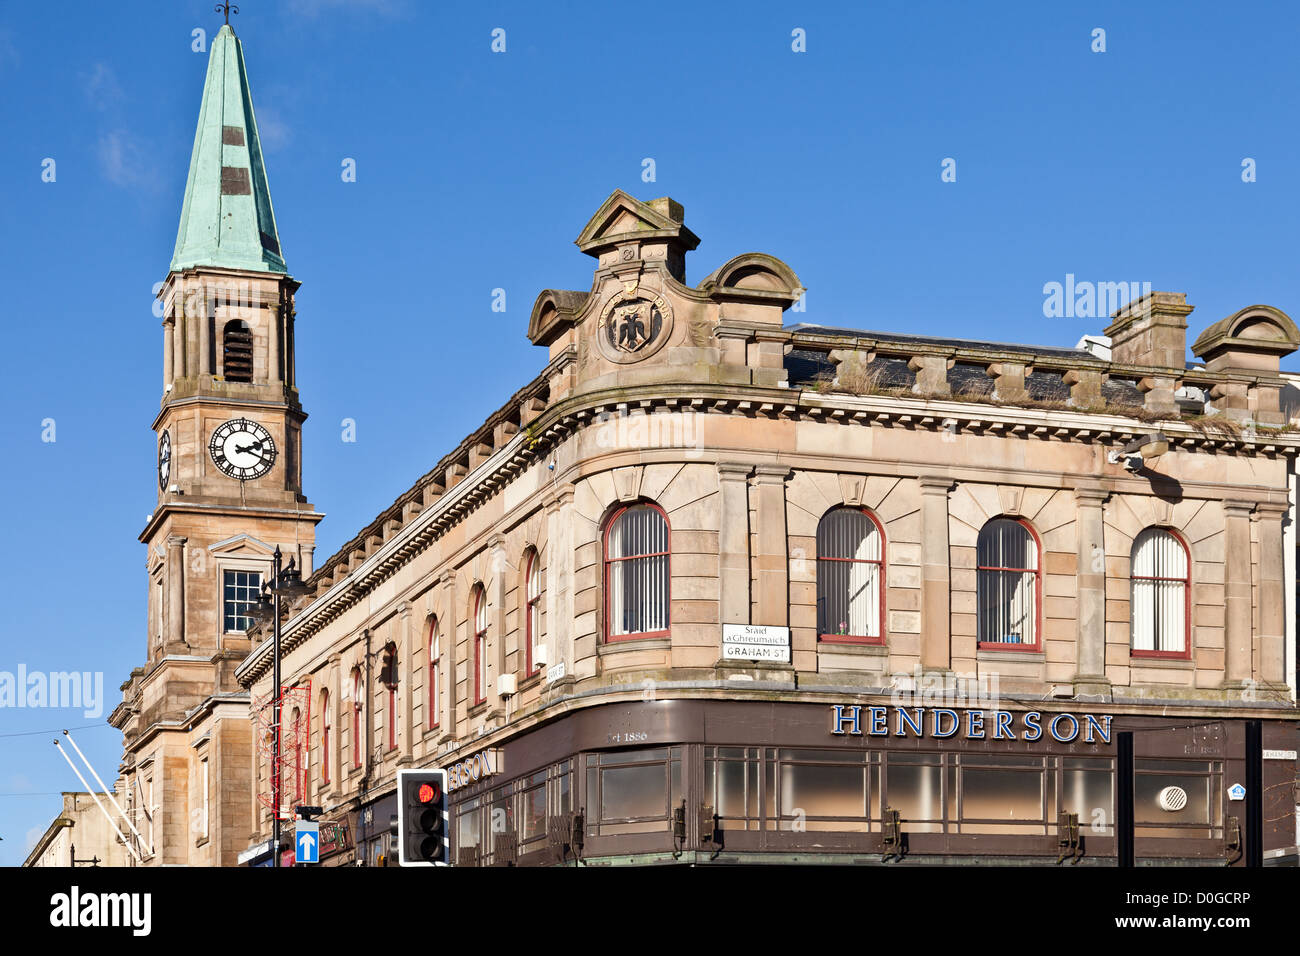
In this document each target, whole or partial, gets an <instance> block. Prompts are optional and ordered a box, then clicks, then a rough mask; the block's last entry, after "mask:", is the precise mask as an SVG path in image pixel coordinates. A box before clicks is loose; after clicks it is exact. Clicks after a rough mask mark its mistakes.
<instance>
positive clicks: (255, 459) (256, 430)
mask: <svg viewBox="0 0 1300 956" xmlns="http://www.w3.org/2000/svg"><path fill="white" fill-rule="evenodd" d="M208 451H209V452H210V453H211V455H212V460H213V462H215V463H216V466H217V467H218V468H220V469H221V471H222V473H223V474H225V475H227V476H229V477H231V478H235V479H237V480H239V481H251V480H252V479H254V478H261V477H262V476H263V475H265V474H266V473H267V472H268V471H270V470H271V466H272V465H273V464H275V442H274V441H273V440H272V438H271V435H270V433H269V432H268V431H267V430H266V429H265V428H263V427H262V426H261V425H259V424H258V423H257V422H254V421H249V420H248V419H247V418H232V419H231V420H230V421H228V422H223V423H222V424H220V425H218V426H217V428H216V431H214V432H213V433H212V439H211V441H209V442H208Z"/></svg>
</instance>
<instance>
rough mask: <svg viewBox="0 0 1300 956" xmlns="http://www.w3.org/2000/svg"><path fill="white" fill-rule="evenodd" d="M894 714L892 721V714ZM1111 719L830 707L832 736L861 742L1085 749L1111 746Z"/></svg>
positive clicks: (1034, 713)
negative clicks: (1045, 744) (1021, 743)
mask: <svg viewBox="0 0 1300 956" xmlns="http://www.w3.org/2000/svg"><path fill="white" fill-rule="evenodd" d="M891 710H892V711H893V715H892V717H891V714H890V711H891ZM1110 722H1111V716H1110V715H1109V714H1106V715H1104V716H1101V717H1095V716H1093V715H1092V714H1083V715H1082V716H1080V717H1076V716H1074V714H1043V713H1040V712H1039V711H1036V710H1030V711H1027V712H1025V713H1023V714H1019V713H1013V712H1011V711H1009V710H994V711H987V712H986V711H983V710H968V711H966V712H965V713H960V712H958V711H956V710H952V709H951V708H948V707H933V708H928V709H927V708H925V707H859V706H858V705H856V704H833V705H832V706H831V733H832V734H836V735H839V736H844V735H849V736H854V737H860V736H862V735H863V734H866V735H867V736H869V737H932V738H934V739H936V740H944V739H946V738H948V737H958V736H960V737H964V738H966V739H967V740H1028V741H1034V740H1041V739H1042V738H1043V734H1044V733H1047V734H1048V735H1050V737H1051V739H1053V740H1056V741H1059V742H1061V743H1070V742H1071V741H1074V740H1079V741H1081V742H1082V743H1085V744H1093V743H1102V744H1108V743H1110Z"/></svg>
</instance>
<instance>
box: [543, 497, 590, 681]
mask: <svg viewBox="0 0 1300 956" xmlns="http://www.w3.org/2000/svg"><path fill="white" fill-rule="evenodd" d="M573 494H574V489H573V485H567V484H566V485H561V486H560V489H559V493H558V494H557V495H556V498H555V500H554V501H553V502H551V504H549V505H548V506H547V507H548V509H549V513H550V514H551V515H552V517H553V519H554V524H553V525H552V526H551V532H552V537H551V538H550V539H549V540H548V546H549V547H550V549H551V555H550V557H549V558H547V561H546V575H547V582H548V584H547V586H548V588H549V587H551V584H550V582H554V587H555V590H554V591H552V592H550V593H549V594H548V595H547V597H546V604H547V614H546V630H547V638H546V641H547V649H548V650H549V651H550V652H551V653H552V655H553V656H554V657H555V663H559V662H560V661H564V679H565V680H566V681H567V680H570V679H573V678H574V675H575V673H576V672H577V670H578V661H577V649H576V636H577V621H576V620H575V618H574V588H575V587H576V583H575V577H576V572H575V570H574V569H575V567H576V560H575V548H574V534H573V521H574V514H573ZM552 566H553V567H554V570H552ZM597 573H599V572H597ZM552 595H553V596H554V599H552ZM549 663H550V662H548V665H549ZM584 666H585V667H586V668H588V670H589V673H590V672H591V671H594V660H593V659H591V658H589V659H587V661H586V664H585V665H584Z"/></svg>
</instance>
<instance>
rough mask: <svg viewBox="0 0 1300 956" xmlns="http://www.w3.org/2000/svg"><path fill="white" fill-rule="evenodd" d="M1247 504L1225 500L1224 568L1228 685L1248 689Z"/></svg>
mask: <svg viewBox="0 0 1300 956" xmlns="http://www.w3.org/2000/svg"><path fill="white" fill-rule="evenodd" d="M1251 508H1252V505H1251V503H1250V502H1246V501H1225V502H1224V503H1223V514H1224V548H1223V567H1224V575H1225V578H1226V580H1225V585H1226V586H1225V588H1224V604H1225V609H1224V629H1225V634H1224V640H1225V644H1226V650H1227V654H1226V662H1225V673H1224V686H1225V687H1226V688H1229V689H1239V688H1244V687H1247V686H1248V685H1247V683H1246V682H1247V681H1248V680H1250V679H1251V671H1252V668H1251V560H1250V512H1251Z"/></svg>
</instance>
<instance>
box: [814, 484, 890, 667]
mask: <svg viewBox="0 0 1300 956" xmlns="http://www.w3.org/2000/svg"><path fill="white" fill-rule="evenodd" d="M884 541H885V535H884V531H883V530H882V529H881V527H880V524H879V523H878V522H877V521H876V519H875V517H874V516H873V515H871V514H870V513H868V512H867V511H864V510H863V509H861V508H835V509H833V510H831V511H828V512H826V514H825V515H823V516H822V520H821V521H820V522H818V524H817V633H818V634H819V635H820V636H821V639H822V640H823V641H832V642H838V643H858V644H883V643H884V634H885V631H884V616H885V575H884V563H885V545H884Z"/></svg>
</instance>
